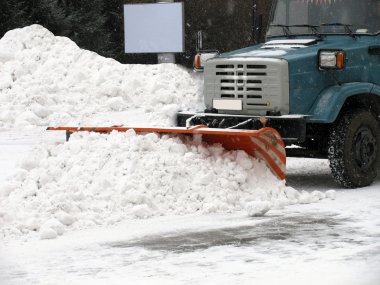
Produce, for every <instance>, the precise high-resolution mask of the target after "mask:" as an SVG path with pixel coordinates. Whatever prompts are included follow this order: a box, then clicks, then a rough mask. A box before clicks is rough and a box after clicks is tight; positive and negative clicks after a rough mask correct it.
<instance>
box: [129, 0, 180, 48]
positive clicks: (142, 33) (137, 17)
mask: <svg viewBox="0 0 380 285" xmlns="http://www.w3.org/2000/svg"><path fill="white" fill-rule="evenodd" d="M183 10H184V8H183V3H155V4H127V5H124V37H125V52H126V53H174V52H183V51H184V20H183V14H184V13H183Z"/></svg>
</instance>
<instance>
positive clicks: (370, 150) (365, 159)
mask: <svg viewBox="0 0 380 285" xmlns="http://www.w3.org/2000/svg"><path fill="white" fill-rule="evenodd" d="M376 153H377V145H376V138H375V136H374V135H373V134H372V131H371V130H370V129H369V128H368V127H361V128H360V129H359V130H358V131H357V132H356V134H355V139H354V155H355V161H356V164H357V165H358V166H359V167H360V168H361V169H362V170H368V169H369V168H370V167H371V165H372V164H373V162H374V161H375V160H376Z"/></svg>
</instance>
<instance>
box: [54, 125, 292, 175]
mask: <svg viewBox="0 0 380 285" xmlns="http://www.w3.org/2000/svg"><path fill="white" fill-rule="evenodd" d="M131 129H133V130H134V131H135V132H136V133H160V134H181V135H190V136H191V135H202V141H203V142H205V143H207V144H209V145H211V144H216V143H219V144H221V145H222V146H223V147H224V148H225V149H227V150H244V151H245V152H246V153H247V154H249V155H250V156H253V157H256V158H258V159H260V160H263V161H265V163H266V164H267V166H268V167H269V168H270V169H271V171H272V172H273V173H274V174H275V175H276V176H277V177H278V178H279V179H281V180H284V179H285V169H286V153H285V145H284V143H283V141H282V139H281V136H280V134H279V133H278V132H277V131H276V130H275V129H272V128H262V129H259V130H237V129H216V128H208V127H206V126H194V127H191V128H182V127H171V128H153V127H152V128H149V127H148V128H139V127H124V126H123V127H118V126H114V127H49V128H47V130H50V131H66V132H70V133H75V132H98V133H110V132H112V131H118V132H126V131H128V130H131Z"/></svg>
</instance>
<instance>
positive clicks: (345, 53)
mask: <svg viewBox="0 0 380 285" xmlns="http://www.w3.org/2000/svg"><path fill="white" fill-rule="evenodd" d="M257 22H258V21H257ZM256 28H257V31H258V33H257V34H260V31H261V30H262V27H261V25H256ZM205 55H206V54H202V51H200V53H199V54H198V55H197V56H196V59H195V68H196V69H197V70H202V71H203V72H204V101H205V106H206V109H205V110H203V111H202V112H199V113H189V112H180V113H179V114H178V115H177V125H178V127H176V128H133V129H134V130H135V131H136V132H141V133H146V132H157V133H175V134H181V135H190V136H193V135H195V134H201V135H202V140H203V141H204V142H206V143H210V144H212V143H220V144H222V145H223V146H224V147H225V148H226V149H231V150H234V149H241V150H244V151H246V152H247V153H248V154H250V155H251V156H254V157H257V158H259V159H262V160H263V161H265V162H266V164H267V165H268V166H269V168H270V169H271V170H272V172H273V173H274V174H275V175H277V176H278V177H279V178H280V179H285V165H286V156H296V157H313V158H328V159H329V162H330V168H331V172H332V175H333V177H334V180H335V181H336V182H337V183H339V184H340V185H342V186H343V187H346V188H356V187H364V186H367V185H369V184H371V183H372V182H373V181H374V180H375V179H376V177H377V175H378V172H379V168H380V123H379V122H380V0H379V1H378V0H361V1H357V0H275V1H274V3H273V7H272V11H271V16H270V23H269V26H268V29H267V32H266V36H265V42H264V43H261V44H257V45H254V46H250V47H247V48H244V49H240V50H236V51H231V52H227V53H223V54H216V55H214V56H213V57H211V58H210V55H209V54H207V56H205ZM204 58H208V59H207V60H205V61H203V60H202V59H204ZM131 128H132V127H131ZM131 128H127V127H123V126H121V127H110V128H97V127H87V128H86V127H80V128H76V127H72V128H70V127H58V128H48V129H50V130H66V131H67V133H69V134H70V133H72V132H77V131H96V132H102V133H107V132H111V131H113V130H116V131H127V130H129V129H131ZM285 152H286V154H285Z"/></svg>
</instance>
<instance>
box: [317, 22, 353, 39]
mask: <svg viewBox="0 0 380 285" xmlns="http://www.w3.org/2000/svg"><path fill="white" fill-rule="evenodd" d="M321 26H322V27H331V26H337V27H344V29H345V30H346V33H348V34H349V35H350V36H351V37H353V38H355V35H354V33H353V32H352V30H351V28H350V27H352V25H349V24H342V23H324V24H321Z"/></svg>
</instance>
